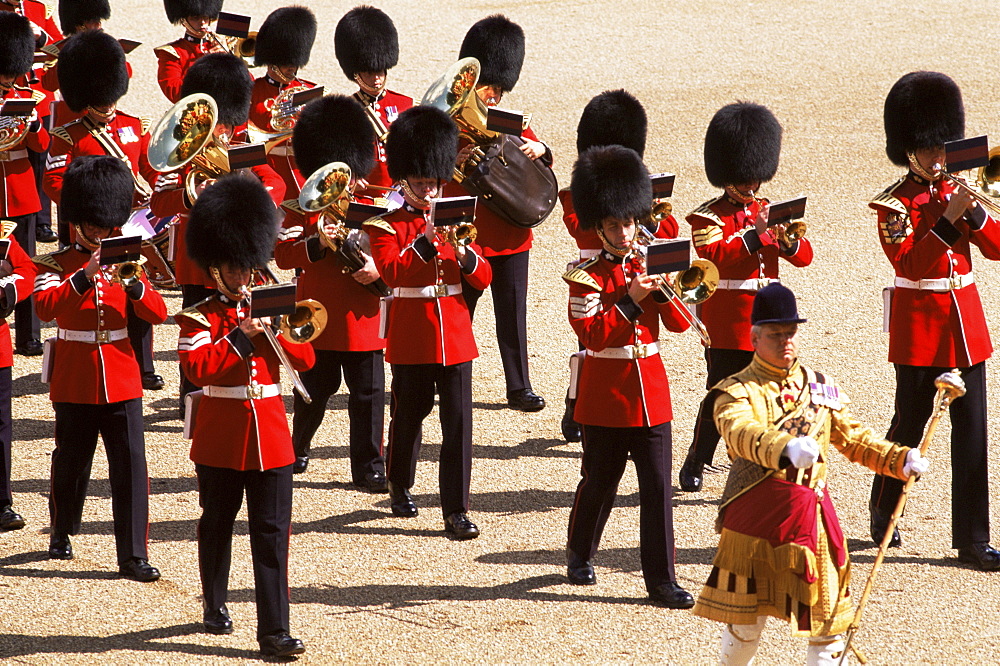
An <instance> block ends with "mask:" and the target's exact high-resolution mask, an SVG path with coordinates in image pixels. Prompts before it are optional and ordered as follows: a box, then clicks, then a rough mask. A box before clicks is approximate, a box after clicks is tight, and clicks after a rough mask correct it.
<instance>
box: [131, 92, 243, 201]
mask: <svg viewBox="0 0 1000 666" xmlns="http://www.w3.org/2000/svg"><path fill="white" fill-rule="evenodd" d="M218 118H219V108H218V106H217V105H216V103H215V100H214V99H212V98H211V97H210V96H209V95H205V94H202V93H195V94H193V95H188V96H187V97H185V98H184V99H182V100H180V101H178V102H177V103H176V104H174V105H173V106H172V107H170V109H169V110H168V111H167V112H166V113H165V114H164V115H163V117H162V118H160V120H159V122H157V123H156V127H154V128H153V131H152V133H151V135H150V139H149V150H148V156H149V164H150V166H151V167H153V168H154V169H156V170H157V171H161V172H163V171H174V170H176V169H179V168H181V167H182V166H184V165H185V164H187V163H188V162H191V163H192V165H193V166H192V168H191V169H190V170H189V171H188V174H187V176H186V177H185V180H184V190H185V192H186V193H187V196H188V199H190V200H191V201H195V200H196V199H197V198H198V190H199V188H200V187H201V186H202V184H203V183H207V182H211V181H214V180H216V179H218V178H219V177H220V176H222V175H224V174H227V173H229V171H230V168H229V153H228V148H229V146H228V141H226V140H225V139H223V138H222V137H216V136H215V127H216V125H217V124H218Z"/></svg>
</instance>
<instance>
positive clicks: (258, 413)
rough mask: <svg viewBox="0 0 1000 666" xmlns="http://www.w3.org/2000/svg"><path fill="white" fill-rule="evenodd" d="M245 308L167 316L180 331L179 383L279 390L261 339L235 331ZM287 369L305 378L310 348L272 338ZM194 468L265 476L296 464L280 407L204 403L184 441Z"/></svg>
mask: <svg viewBox="0 0 1000 666" xmlns="http://www.w3.org/2000/svg"><path fill="white" fill-rule="evenodd" d="M247 314H248V313H247V309H246V307H245V306H242V305H239V304H237V303H234V302H232V301H230V300H229V299H226V298H225V297H223V296H221V295H218V294H217V295H215V296H212V297H211V298H207V299H205V300H204V301H202V302H201V303H198V304H197V305H195V306H193V307H190V308H187V309H185V310H182V311H181V312H178V313H177V314H176V315H174V319H175V320H176V321H177V324H178V326H180V339H179V340H178V343H177V350H178V354H179V356H180V362H181V369H182V370H183V372H184V376H185V377H187V378H188V379H190V380H191V381H192V382H194V383H195V384H196V385H198V386H209V385H211V386H248V385H251V384H252V383H253V384H258V385H261V386H267V385H269V384H278V383H280V381H281V377H280V370H279V368H280V361H279V360H278V356H277V354H275V353H274V350H273V349H272V348H271V345H270V343H268V341H267V340H266V339H265V337H264V335H263V334H260V335H256V336H254V337H253V338H249V337H247V336H246V335H245V334H244V333H243V332H242V331H241V330H239V323H240V321H241V320H242V319H244V318H246V316H247ZM278 340H279V342H280V344H281V346H282V348H283V349H284V350H285V352H286V354H287V356H288V359H289V361H291V364H292V367H293V368H295V369H296V370H297V371H300V372H301V371H303V370H308V369H309V368H311V367H312V366H313V364H314V363H315V362H316V353H315V352H314V351H313V348H312V345H310V344H308V343H306V344H301V345H296V344H291V343H288V342H286V341H285V340H284V339H283V338H281V337H280V336H279V338H278ZM191 460H193V461H194V462H195V463H196V464H198V465H210V466H212V467H225V468H228V469H236V470H266V469H273V468H275V467H284V466H285V465H291V464H292V463H293V462H294V461H295V452H294V450H293V449H292V436H291V434H290V433H289V431H288V420H287V418H286V416H285V403H284V401H283V400H282V398H281V396H280V395H277V396H272V397H269V398H262V399H259V400H240V399H238V398H216V397H210V396H207V395H206V396H204V397H203V398H202V399H201V404H200V405H199V407H198V415H197V418H196V420H195V424H194V436H193V437H192V441H191Z"/></svg>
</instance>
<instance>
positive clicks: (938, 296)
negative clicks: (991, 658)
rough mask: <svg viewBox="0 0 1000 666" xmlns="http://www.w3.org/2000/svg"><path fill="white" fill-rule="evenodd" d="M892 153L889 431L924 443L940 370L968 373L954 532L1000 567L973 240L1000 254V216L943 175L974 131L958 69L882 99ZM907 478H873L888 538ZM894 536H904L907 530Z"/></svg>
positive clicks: (955, 423) (964, 555)
mask: <svg viewBox="0 0 1000 666" xmlns="http://www.w3.org/2000/svg"><path fill="white" fill-rule="evenodd" d="M885 135H886V153H887V154H888V156H889V159H890V160H892V162H893V163H894V164H897V165H899V166H901V167H906V168H908V169H909V171H908V172H907V174H906V175H905V176H904V177H903V178H901V179H900V180H899V181H898V182H896V183H895V184H894V185H892V186H891V187H889V188H888V189H886V190H885V191H884V192H882V193H881V194H879V195H878V196H877V197H876V198H875V200H874V201H872V202H871V203H870V204H869V205H870V206H871V207H872V208H873V209H874V210H875V211H876V212H877V213H878V230H879V240H880V241H881V242H882V250H883V251H884V252H885V256H886V257H888V259H889V262H890V263H891V264H892V267H893V269H894V271H895V273H896V280H895V285H894V287H895V288H894V290H893V292H892V294H893V295H892V301H891V302H892V306H891V313H890V317H889V361H890V362H891V363H892V364H893V365H894V366H895V368H896V402H895V405H896V411H895V414H893V417H892V424H891V425H890V426H889V434H888V435H887V437H886V438H887V439H891V440H894V441H898V442H900V443H901V444H905V445H906V446H910V447H916V446H919V444H920V440H921V438H922V435H923V431H924V425H925V424H926V423H927V420H928V419H929V418H930V416H931V411H932V410H933V405H934V394H935V392H936V388H935V386H934V379H935V377H937V376H938V375H940V374H941V373H942V372H945V371H947V370H950V369H951V368H959V369H961V371H962V379H963V380H965V386H966V394H965V396H964V397H962V398H960V399H958V400H955V401H954V402H953V403H952V404H951V407H950V412H951V421H952V429H951V461H952V470H953V473H952V481H951V506H952V509H951V515H952V519H951V532H952V544H951V545H952V548H957V549H958V559H959V560H961V561H962V562H969V563H971V564H974V565H976V566H978V567H979V568H981V569H984V570H986V571H996V570H998V569H1000V553H998V552H997V551H996V550H995V549H993V548H992V547H991V546H990V544H989V540H990V509H989V496H990V493H989V479H988V464H987V439H986V437H987V418H986V414H987V405H986V359H988V358H989V357H990V355H992V353H993V345H992V344H991V342H990V335H989V330H988V328H987V324H986V317H985V314H984V313H983V305H982V302H981V301H980V299H979V291H978V289H977V287H976V284H975V279H974V278H973V273H972V252H971V245H973V244H974V245H976V247H978V248H979V251H980V252H981V253H982V255H983V256H984V257H986V258H987V259H992V260H998V259H1000V225H998V222H997V221H996V220H994V219H993V218H992V217H990V216H989V215H988V214H987V213H986V211H984V210H983V207H982V206H980V205H978V204H977V203H975V202H974V200H973V199H972V198H971V196H969V194H968V193H967V192H966V191H965V190H958V189H956V188H955V186H954V185H953V184H952V183H950V182H948V181H946V180H944V179H942V173H941V166H942V165H943V164H944V148H943V144H944V143H945V142H947V141H954V140H957V139H961V138H963V137H964V136H965V108H964V105H963V103H962V93H961V91H960V90H959V88H958V86H957V85H956V84H955V82H954V81H952V80H951V79H950V78H949V77H947V76H945V75H944V74H939V73H937V72H912V73H910V74H907V75H905V76H903V77H902V78H901V79H899V81H897V82H896V83H895V85H893V87H892V89H891V90H890V91H889V94H888V96H887V97H886V100H885ZM901 490H902V482H900V481H898V480H896V479H892V478H889V477H885V476H876V477H875V482H874V484H873V485H872V493H871V504H870V507H869V508H870V509H871V533H872V539H874V540H875V542H876V543H880V542H881V541H882V538H883V536H885V530H886V528H887V526H888V524H889V518H890V517H891V515H892V511H893V509H894V508H895V506H896V501H897V499H898V498H899V494H900V491H901ZM891 545H897V546H898V545H900V539H899V534H898V533H895V534H894V535H893V539H892V544H891Z"/></svg>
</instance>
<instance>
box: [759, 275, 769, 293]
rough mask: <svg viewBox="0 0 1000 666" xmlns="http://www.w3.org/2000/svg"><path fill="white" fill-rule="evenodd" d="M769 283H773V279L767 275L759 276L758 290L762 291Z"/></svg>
mask: <svg viewBox="0 0 1000 666" xmlns="http://www.w3.org/2000/svg"><path fill="white" fill-rule="evenodd" d="M769 284H771V281H770V280H769V279H768V278H766V277H759V278H757V291H760V290H761V289H763V288H764V287H766V286H767V285H769Z"/></svg>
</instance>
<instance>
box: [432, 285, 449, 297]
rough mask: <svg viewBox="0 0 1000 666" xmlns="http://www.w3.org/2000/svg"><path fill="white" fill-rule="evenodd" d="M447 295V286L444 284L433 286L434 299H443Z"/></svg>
mask: <svg viewBox="0 0 1000 666" xmlns="http://www.w3.org/2000/svg"><path fill="white" fill-rule="evenodd" d="M447 295H448V285H446V284H436V285H434V298H444V297H445V296H447Z"/></svg>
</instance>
